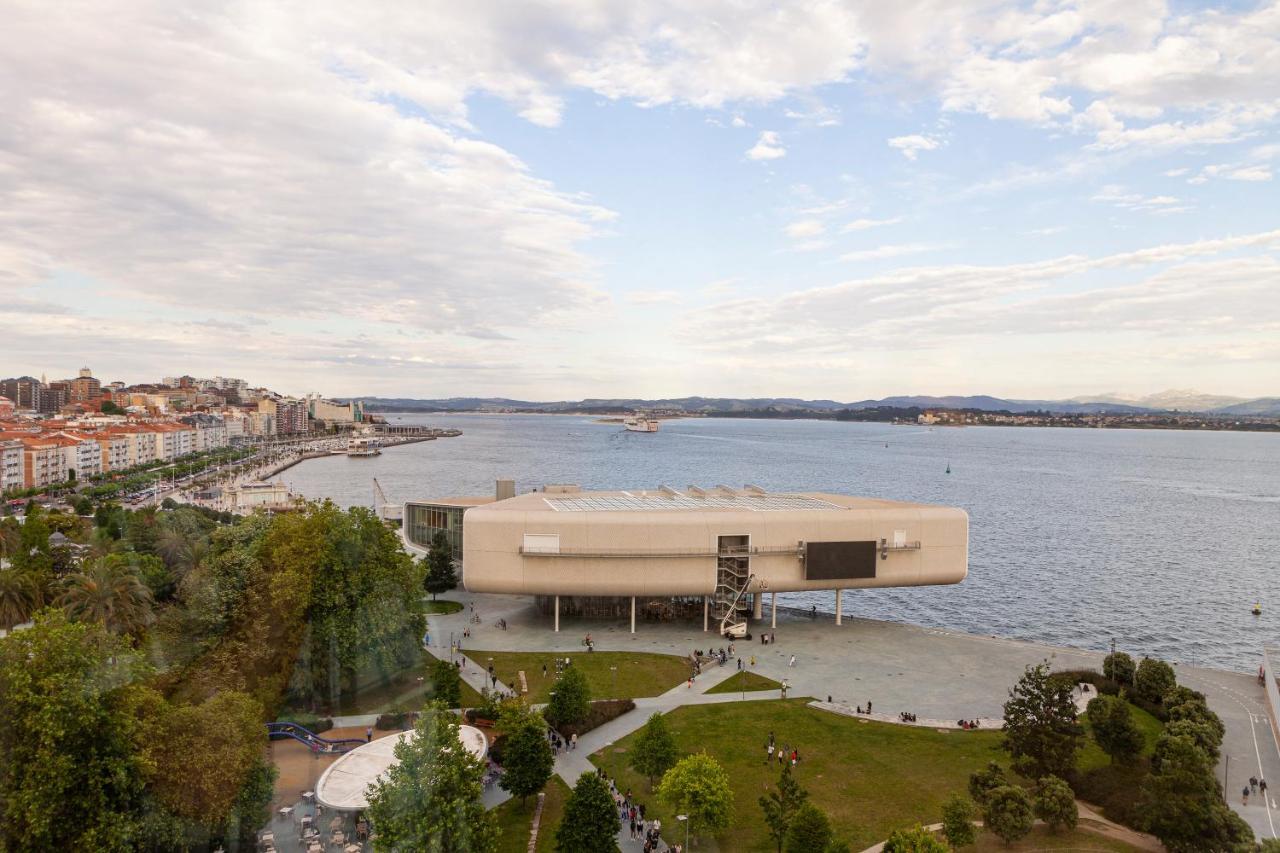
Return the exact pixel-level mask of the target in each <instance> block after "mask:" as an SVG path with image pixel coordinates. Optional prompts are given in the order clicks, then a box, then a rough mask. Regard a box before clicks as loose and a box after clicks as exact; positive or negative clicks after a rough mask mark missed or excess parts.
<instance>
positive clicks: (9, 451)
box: [0, 438, 22, 494]
mask: <svg viewBox="0 0 1280 853" xmlns="http://www.w3.org/2000/svg"><path fill="white" fill-rule="evenodd" d="M21 488H22V442H21V441H19V440H18V439H16V438H11V439H0V494H3V493H4V492H7V491H9V490H10V489H21Z"/></svg>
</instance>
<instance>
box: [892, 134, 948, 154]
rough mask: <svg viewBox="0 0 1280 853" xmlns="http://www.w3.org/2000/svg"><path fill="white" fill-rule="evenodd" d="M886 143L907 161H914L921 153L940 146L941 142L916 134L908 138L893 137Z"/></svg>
mask: <svg viewBox="0 0 1280 853" xmlns="http://www.w3.org/2000/svg"><path fill="white" fill-rule="evenodd" d="M888 143H889V147H890V148H897V149H898V150H899V151H901V152H902V156H903V157H906V158H907V159H908V160H914V159H916V157H917V156H919V154H920V152H921V151H933V150H935V149H937V148H939V147H940V146H941V145H942V142H941V141H939V140H938V139H936V138H935V137H932V136H924V135H921V134H918V133H914V134H911V135H910V136H895V137H893V138H891V139H889V140H888Z"/></svg>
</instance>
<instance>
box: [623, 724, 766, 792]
mask: <svg viewBox="0 0 1280 853" xmlns="http://www.w3.org/2000/svg"><path fill="white" fill-rule="evenodd" d="M678 757H679V751H678V750H677V749H676V741H675V738H673V737H672V736H671V730H670V729H669V728H667V721H666V718H664V717H663V716H662V715H661V714H654V715H653V716H651V717H649V721H648V722H646V723H645V724H644V728H642V729H641V730H640V734H639V735H637V736H636V742H635V745H634V746H632V748H631V752H630V754H629V756H628V758H629V761H630V764H631V769H632V770H634V771H636V772H637V773H640V774H642V775H643V776H644V777H645V778H647V779H648V780H649V789H650V790H652V789H653V780H654V779H659V778H661V777H662V774H664V773H666V772H667V771H668V770H670V769H671V768H672V767H674V766H675V764H676V759H677V758H678ZM762 799H763V798H762Z"/></svg>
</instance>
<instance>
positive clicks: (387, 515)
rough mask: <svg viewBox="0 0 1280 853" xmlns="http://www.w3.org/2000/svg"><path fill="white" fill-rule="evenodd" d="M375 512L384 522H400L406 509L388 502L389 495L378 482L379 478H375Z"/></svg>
mask: <svg viewBox="0 0 1280 853" xmlns="http://www.w3.org/2000/svg"><path fill="white" fill-rule="evenodd" d="M373 511H374V512H375V513H377V516H378V518H381V519H382V520H383V521H397V522H398V521H401V520H402V518H403V515H404V507H402V506H401V505H400V504H393V503H391V501H389V500H387V493H386V492H384V491H383V490H382V484H381V483H379V482H378V478H377V477H374V478H373Z"/></svg>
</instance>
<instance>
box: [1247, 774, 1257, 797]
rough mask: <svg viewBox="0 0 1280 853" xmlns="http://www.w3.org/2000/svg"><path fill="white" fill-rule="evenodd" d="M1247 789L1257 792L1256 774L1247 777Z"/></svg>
mask: <svg viewBox="0 0 1280 853" xmlns="http://www.w3.org/2000/svg"><path fill="white" fill-rule="evenodd" d="M1249 790H1250V791H1251V792H1252V793H1254V794H1256V793H1258V777H1257V776H1250V777H1249Z"/></svg>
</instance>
